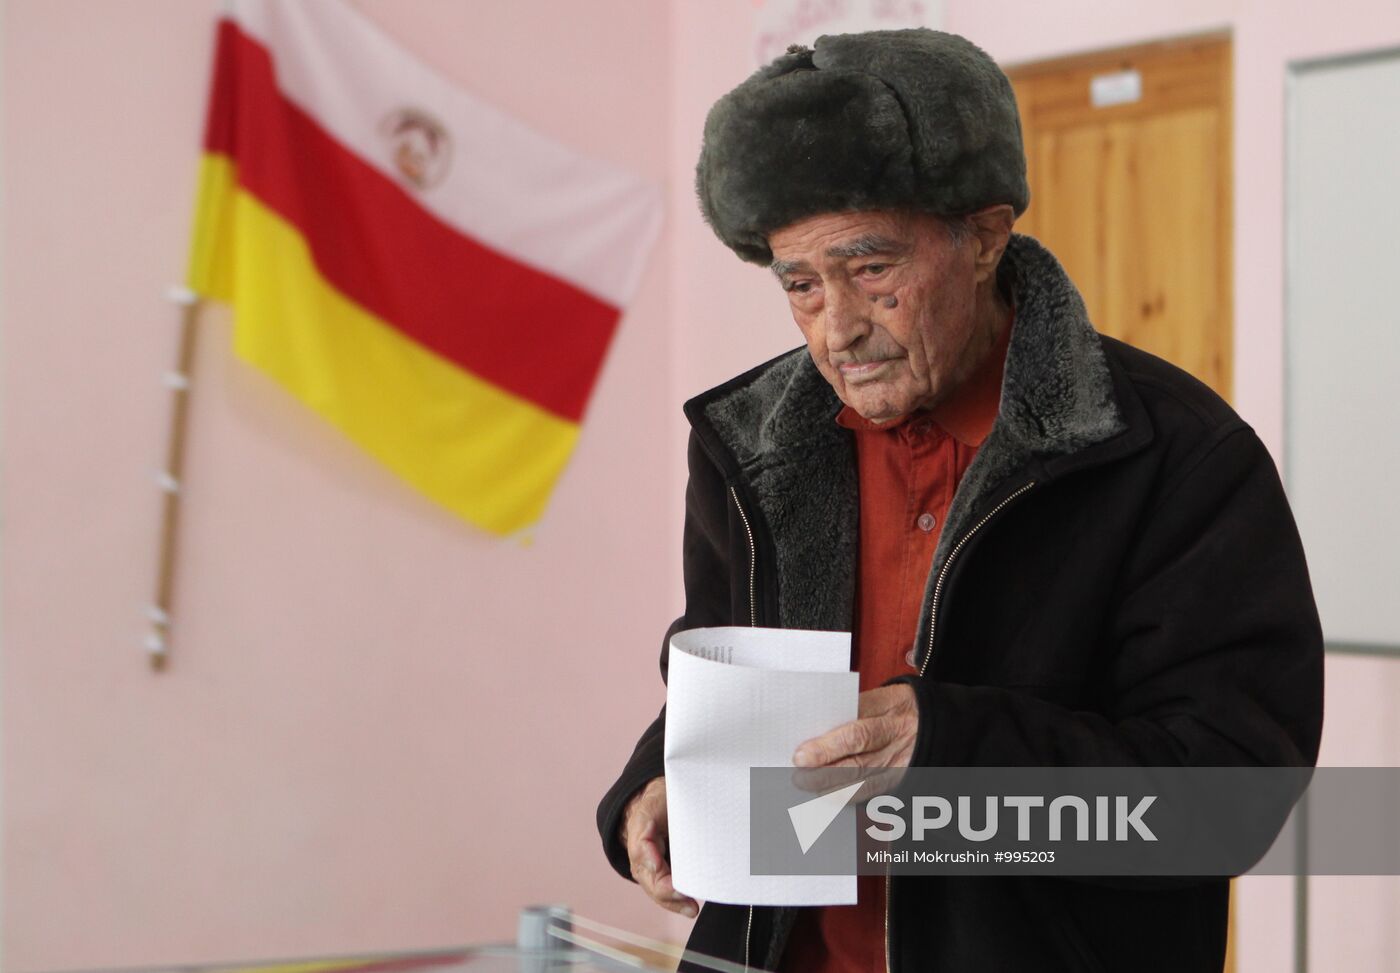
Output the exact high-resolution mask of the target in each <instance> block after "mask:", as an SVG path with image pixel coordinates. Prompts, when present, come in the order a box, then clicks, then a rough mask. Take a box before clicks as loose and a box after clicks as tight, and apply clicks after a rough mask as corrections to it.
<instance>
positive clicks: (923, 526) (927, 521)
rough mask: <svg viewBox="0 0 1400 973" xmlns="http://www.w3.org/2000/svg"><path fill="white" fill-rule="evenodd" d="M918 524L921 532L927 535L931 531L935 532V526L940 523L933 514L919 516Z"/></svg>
mask: <svg viewBox="0 0 1400 973" xmlns="http://www.w3.org/2000/svg"><path fill="white" fill-rule="evenodd" d="M917 523H918V525H919V530H921V531H923V532H924V533H925V534H927V533H928V532H929V531H931V530H933V525H934V524H936V523H938V518H937V517H935V516H934V515H933V514H919V519H918V521H917Z"/></svg>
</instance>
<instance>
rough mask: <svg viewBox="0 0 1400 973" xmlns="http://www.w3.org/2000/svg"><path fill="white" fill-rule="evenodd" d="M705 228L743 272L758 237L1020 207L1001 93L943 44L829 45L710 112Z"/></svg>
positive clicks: (760, 258) (764, 252)
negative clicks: (831, 222) (808, 223)
mask: <svg viewBox="0 0 1400 973" xmlns="http://www.w3.org/2000/svg"><path fill="white" fill-rule="evenodd" d="M695 186H696V191H697V192H698V193H699V196H700V209H701V211H702V212H703V213H704V215H705V221H706V222H707V223H709V224H710V226H711V228H713V229H714V231H715V234H716V235H717V236H718V237H719V238H720V240H722V241H723V242H724V243H725V245H726V246H728V247H729V248H730V249H732V250H733V251H734V252H735V253H737V254H738V255H739V256H740V257H742V258H743V259H745V260H748V261H752V262H753V263H757V264H768V263H769V262H771V261H772V259H773V253H772V251H771V250H769V249H768V240H767V237H768V234H769V233H771V232H772V231H774V230H777V229H781V228H782V227H784V226H787V225H789V224H791V223H794V222H796V221H798V220H801V219H804V218H806V217H808V216H814V215H816V214H818V213H830V212H837V211H842V210H861V209H884V208H905V209H915V210H919V211H922V212H927V213H933V214H936V215H939V216H960V215H962V214H964V213H970V212H972V211H973V210H977V209H980V208H981V207H983V206H991V205H993V204H995V203H1009V204H1010V205H1011V206H1012V207H1013V208H1014V209H1015V211H1016V215H1017V216H1020V215H1021V214H1022V213H1023V212H1025V209H1026V206H1027V205H1028V204H1029V202H1030V189H1029V187H1028V186H1027V185H1026V156H1025V152H1024V151H1023V149H1022V147H1021V118H1020V115H1019V114H1018V113H1017V111H1016V96H1015V95H1014V94H1013V93H1012V91H1011V82H1010V81H1008V80H1007V78H1006V75H1005V74H1003V73H1002V71H1001V69H1000V68H999V67H997V65H996V62H994V61H993V60H992V59H991V58H990V57H988V56H987V54H986V53H985V52H984V51H983V50H982V49H981V48H979V47H977V46H976V45H975V44H973V43H972V42H971V41H968V40H967V39H966V38H963V37H959V36H958V35H956V34H945V33H943V32H942V31H935V30H926V29H922V28H920V29H917V30H882V31H870V32H868V33H864V34H828V35H825V36H823V37H819V38H817V42H816V45H815V46H814V47H813V48H806V47H798V46H794V47H791V48H789V49H788V53H787V54H784V55H783V56H781V57H779V58H777V59H776V60H774V61H773V62H772V63H771V64H769V65H767V66H766V67H763V68H760V69H759V70H758V71H757V72H755V73H754V74H753V75H752V76H750V77H749V78H748V79H747V80H746V81H744V82H743V83H742V84H740V85H739V86H738V87H737V88H735V89H734V90H733V91H731V92H729V94H727V95H725V96H724V97H723V98H721V99H720V100H719V101H717V102H715V104H714V107H713V108H711V109H710V114H709V117H708V118H706V119H705V140H704V145H703V146H702V148H701V150H700V162H699V165H698V166H696V170H695Z"/></svg>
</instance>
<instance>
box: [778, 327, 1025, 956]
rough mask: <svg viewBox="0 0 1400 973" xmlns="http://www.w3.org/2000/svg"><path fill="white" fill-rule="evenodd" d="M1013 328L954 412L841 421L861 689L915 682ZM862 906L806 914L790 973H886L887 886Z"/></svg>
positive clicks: (862, 881)
mask: <svg viewBox="0 0 1400 973" xmlns="http://www.w3.org/2000/svg"><path fill="white" fill-rule="evenodd" d="M1010 339H1011V328H1009V327H1008V328H1007V329H1006V330H1005V331H1004V332H1003V334H1002V338H1001V340H1000V341H999V342H998V344H997V346H996V347H995V348H994V349H993V350H992V352H991V354H990V355H988V357H987V360H986V361H985V362H984V363H983V364H982V366H981V367H980V368H979V369H978V370H977V371H976V372H974V373H973V374H972V375H971V376H970V377H969V378H968V380H967V382H966V383H964V385H963V386H962V388H960V389H959V390H958V392H957V394H956V395H955V396H954V397H953V398H952V399H951V400H949V401H948V402H945V403H943V404H942V405H940V406H939V407H938V408H936V409H933V410H931V411H929V412H916V413H912V414H910V415H907V416H904V417H902V418H900V419H896V420H894V421H892V422H887V423H883V424H876V423H873V422H870V421H869V420H866V419H863V418H861V417H860V415H859V414H858V413H856V412H855V411H854V410H853V409H851V408H850V407H849V406H847V407H846V408H844V409H842V410H841V412H840V414H839V415H837V417H836V421H837V422H838V423H839V424H840V425H842V426H844V427H846V428H847V429H851V430H853V431H854V432H855V440H856V466H857V473H858V476H859V482H860V561H859V565H858V573H857V575H856V610H855V614H856V618H855V632H854V633H853V636H854V637H853V638H852V640H851V644H852V659H851V665H852V667H853V668H854V669H855V670H856V671H858V672H859V673H860V688H861V691H862V692H864V691H865V690H867V689H875V688H877V687H879V686H881V685H883V684H884V683H885V682H887V681H889V680H890V679H893V678H894V677H895V676H902V675H907V674H909V673H911V672H914V671H915V669H914V666H913V658H914V655H913V652H912V650H913V645H914V635H915V632H916V630H917V629H918V626H919V613H920V611H921V610H922V607H923V599H924V585H925V583H926V582H927V580H928V573H929V568H930V567H931V566H932V564H933V552H934V549H935V548H936V547H937V546H938V537H939V534H940V533H941V532H942V529H943V519H944V517H945V516H946V515H947V513H948V507H949V505H951V504H952V502H953V492H954V491H955V490H956V489H957V487H958V482H959V481H960V480H961V479H962V476H963V474H964V473H965V472H967V468H968V466H969V465H970V464H971V463H972V460H973V457H975V456H976V455H977V449H978V447H980V446H981V445H982V441H983V440H984V439H986V438H987V434H988V433H989V432H990V431H991V428H992V423H993V422H995V421H996V416H997V407H998V405H999V404H1000V402H1001V379H1002V369H1003V366H1004V365H1005V362H1006V348H1007V345H1008V343H1009V342H1010ZM856 887H857V902H856V904H855V905H848V906H828V907H825V908H820V909H804V910H802V913H801V917H800V918H799V920H798V922H797V925H796V927H795V928H794V929H793V932H792V939H791V940H790V941H789V944H788V948H787V950H786V951H785V953H784V956H783V962H782V965H781V969H782V970H785V971H791V973H883V971H884V969H885V880H884V878H883V877H882V876H879V875H862V876H860V878H859V879H858V880H857V884H856Z"/></svg>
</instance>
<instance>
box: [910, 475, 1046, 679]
mask: <svg viewBox="0 0 1400 973" xmlns="http://www.w3.org/2000/svg"><path fill="white" fill-rule="evenodd" d="M1033 486H1035V481H1034V480H1031V481H1030V482H1029V483H1027V484H1026V485H1025V486H1022V487H1021V488H1020V489H1018V490H1017V491H1016V492H1015V493H1013V494H1011V495H1010V496H1009V497H1007V498H1006V499H1005V500H1003V501H1002V502H1001V503H999V504H997V505H996V506H995V507H993V508H992V509H991V510H989V511H987V514H986V516H985V517H983V518H982V519H981V520H979V521H977V523H975V524H973V525H972V529H971V530H969V531H968V532H967V533H966V534H964V535H962V538H961V539H960V540H959V541H958V543H957V544H956V545H955V546H954V547H953V549H952V550H951V551H949V552H948V558H947V560H945V561H944V562H943V567H942V568H941V569H940V570H939V572H938V580H937V581H936V582H934V585H933V600H932V602H930V604H929V612H928V651H926V652H925V653H924V661H923V664H922V665H920V666H919V675H920V677H922V676H923V675H924V673H926V672H928V664H929V661H930V660H931V659H932V658H933V633H934V629H936V628H937V627H938V600H939V598H941V597H942V596H943V582H944V581H946V580H947V578H948V571H949V570H950V569H951V568H952V567H953V562H954V561H956V560H957V558H958V554H959V553H960V552H961V551H962V549H963V546H964V545H966V544H967V542H968V541H969V540H971V539H972V535H973V534H975V533H977V532H978V531H979V530H981V529H982V527H983V526H984V525H985V524H986V523H987V521H989V520H991V519H992V518H993V517H995V516H996V515H997V514H999V513H1000V512H1001V510H1002V508H1003V507H1005V506H1006V505H1007V504H1009V503H1010V502H1011V501H1012V500H1015V499H1016V498H1017V497H1019V496H1020V495H1021V494H1023V493H1025V492H1026V491H1027V490H1029V489H1030V488H1031V487H1033Z"/></svg>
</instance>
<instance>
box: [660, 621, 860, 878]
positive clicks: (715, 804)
mask: <svg viewBox="0 0 1400 973" xmlns="http://www.w3.org/2000/svg"><path fill="white" fill-rule="evenodd" d="M850 668H851V636H850V635H849V634H848V633H846V632H812V631H803V630H797V629H776V628H698V629H692V630H691V631H688V632H680V633H678V634H676V635H675V636H673V637H672V638H671V655H670V670H669V675H668V677H667V689H666V750H665V753H666V816H667V819H668V824H669V828H670V851H671V880H672V882H673V884H674V885H675V887H676V889H677V890H678V891H680V892H684V893H685V894H686V895H689V896H692V897H693V898H696V899H700V900H703V901H707V902H725V903H730V904H737V905H850V904H851V903H854V902H855V901H856V877H855V876H854V875H791V876H788V875H750V874H749V768H750V767H791V766H792V754H793V751H795V750H796V749H797V745H798V744H799V743H801V742H802V741H804V740H810V739H811V738H812V737H815V736H821V735H822V734H823V733H825V732H826V731H828V730H831V729H834V728H835V727H837V726H840V725H841V724H842V723H846V722H849V721H850V720H853V719H855V718H856V711H857V706H858V703H857V699H856V697H857V696H858V695H859V692H860V677H859V676H858V675H857V674H856V673H854V672H851V671H850Z"/></svg>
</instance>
